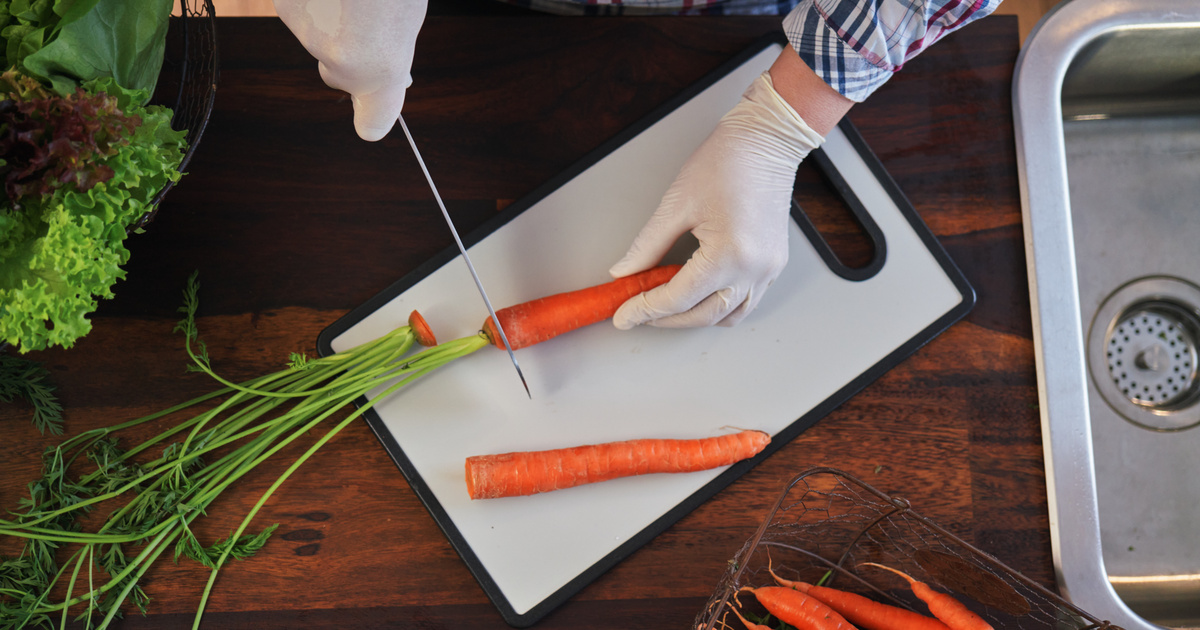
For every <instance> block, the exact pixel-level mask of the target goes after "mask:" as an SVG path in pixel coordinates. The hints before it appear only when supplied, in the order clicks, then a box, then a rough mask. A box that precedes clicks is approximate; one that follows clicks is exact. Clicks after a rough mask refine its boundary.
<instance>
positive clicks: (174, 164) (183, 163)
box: [0, 0, 218, 353]
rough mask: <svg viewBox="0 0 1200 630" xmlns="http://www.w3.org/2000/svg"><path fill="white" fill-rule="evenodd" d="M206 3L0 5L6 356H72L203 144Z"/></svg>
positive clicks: (208, 106)
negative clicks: (131, 243) (48, 352)
mask: <svg viewBox="0 0 1200 630" xmlns="http://www.w3.org/2000/svg"><path fill="white" fill-rule="evenodd" d="M213 16H214V11H213V7H212V3H211V0H201V1H199V2H197V1H196V0H178V1H177V2H173V0H151V1H148V2H129V1H128V0H0V40H2V41H0V44H2V45H3V47H2V48H0V57H2V58H0V69H2V70H0V72H2V74H0V351H3V350H4V349H5V348H6V347H7V346H11V347H14V348H16V349H17V350H18V351H20V352H22V353H24V352H29V351H34V350H42V349H45V348H48V347H51V346H59V347H64V348H69V347H71V346H72V345H73V344H74V343H75V341H76V340H77V339H79V338H80V337H82V336H84V335H86V334H87V333H88V332H89V331H90V330H91V322H90V320H89V319H88V316H89V315H90V314H91V313H92V312H94V311H95V310H96V307H97V305H98V301H99V300H101V299H108V298H111V297H112V296H113V291H112V288H113V286H114V285H115V284H116V282H117V281H119V280H121V279H122V278H123V277H124V275H125V274H124V271H123V269H122V266H123V265H124V264H125V263H126V262H128V260H129V251H128V250H127V249H126V248H125V246H124V242H125V239H126V238H127V237H128V236H129V235H130V234H132V233H134V232H139V231H141V229H142V228H143V227H144V226H145V225H146V224H147V223H148V222H149V221H150V220H151V219H152V218H153V217H154V214H155V212H157V210H158V208H159V205H160V204H161V202H162V200H163V197H164V196H165V195H166V194H167V192H168V191H170V190H171V188H172V187H173V186H174V185H175V183H176V182H178V181H179V179H180V177H182V174H183V172H184V169H185V168H186V167H187V164H188V162H189V160H190V159H191V157H192V154H193V153H194V152H195V150H196V147H197V145H198V144H199V142H200V137H201V135H202V134H203V133H204V128H205V125H206V124H207V122H208V117H209V114H210V112H211V111H212V104H213V98H214V97H215V94H216V85H217V74H218V70H217V67H218V64H217V43H216V31H215V25H214V19H213Z"/></svg>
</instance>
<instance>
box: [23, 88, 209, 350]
mask: <svg viewBox="0 0 1200 630" xmlns="http://www.w3.org/2000/svg"><path fill="white" fill-rule="evenodd" d="M84 89H85V91H86V92H87V93H89V94H93V95H98V94H106V95H108V96H109V97H111V98H115V99H117V101H118V103H117V105H118V108H120V109H121V110H122V111H123V113H124V114H125V115H127V116H129V117H130V118H135V119H137V120H138V124H137V125H136V126H134V127H133V128H132V132H131V133H130V134H129V135H128V137H127V138H126V140H127V141H126V142H121V143H118V144H116V146H115V149H116V150H115V151H114V152H112V154H111V155H108V156H104V157H99V158H97V159H98V161H99V164H98V165H99V166H103V167H104V168H105V169H106V171H108V170H110V171H111V173H112V176H111V177H109V178H108V179H107V180H105V181H103V182H99V183H95V184H93V185H90V187H88V188H87V189H86V190H82V189H80V187H79V186H77V185H76V184H75V183H73V182H68V183H66V184H65V185H61V186H58V187H54V188H53V189H52V192H50V193H48V194H45V195H41V196H26V197H21V198H19V199H17V200H12V199H8V198H7V197H5V199H4V200H3V205H2V206H0V341H4V342H7V343H10V344H12V345H14V346H17V347H18V348H19V349H20V351H21V352H28V351H31V350H41V349H44V348H47V347H49V346H61V347H68V348H69V347H71V346H72V345H73V344H74V342H75V340H76V339H78V338H80V337H82V336H83V335H85V334H87V333H88V332H89V331H90V330H91V322H90V321H89V320H88V315H89V314H91V313H92V312H94V311H95V310H96V307H97V301H98V300H100V299H106V298H111V297H112V295H113V293H112V287H113V285H114V284H115V283H116V282H117V281H118V280H120V279H122V278H124V276H125V272H124V271H123V270H122V269H121V265H123V264H125V263H126V262H127V261H128V260H129V251H128V250H127V249H126V248H125V245H124V241H125V237H126V234H127V231H128V229H129V227H130V226H131V225H133V224H134V222H136V221H137V220H138V219H139V218H140V217H142V216H143V215H144V214H145V213H146V212H148V211H149V210H150V209H151V201H152V200H153V198H154V195H155V194H157V193H158V191H159V190H160V189H162V187H163V186H165V185H166V184H167V183H168V182H174V181H178V180H179V178H180V173H179V171H178V168H179V164H180V162H181V161H182V159H183V153H184V150H185V148H186V141H185V139H184V136H185V132H183V131H175V130H172V129H171V125H170V123H171V111H170V110H169V109H167V108H164V107H159V106H147V107H141V106H139V105H137V104H138V103H141V102H144V100H145V94H144V93H142V92H140V91H130V90H124V89H123V88H121V87H119V86H118V85H117V84H116V83H115V82H114V81H112V80H111V79H99V80H95V81H90V82H88V83H85V84H84ZM9 96H10V97H12V96H14V95H12V94H10V95H9ZM54 98H59V97H57V96H55V97H54ZM10 113H11V112H10ZM0 129H3V122H0ZM48 172H49V171H48Z"/></svg>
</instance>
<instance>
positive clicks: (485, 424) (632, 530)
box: [329, 45, 972, 625]
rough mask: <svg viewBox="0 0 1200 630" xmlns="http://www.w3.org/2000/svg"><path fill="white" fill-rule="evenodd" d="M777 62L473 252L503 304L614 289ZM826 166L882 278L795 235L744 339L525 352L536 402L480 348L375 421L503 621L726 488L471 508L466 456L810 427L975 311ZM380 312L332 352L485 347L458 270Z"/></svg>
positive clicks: (880, 191) (650, 479)
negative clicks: (423, 332)
mask: <svg viewBox="0 0 1200 630" xmlns="http://www.w3.org/2000/svg"><path fill="white" fill-rule="evenodd" d="M778 52H779V47H778V46H777V45H771V46H768V47H766V48H764V49H762V50H761V52H759V53H758V54H756V55H754V56H752V57H750V58H749V59H748V60H745V61H744V63H741V65H740V66H738V67H736V68H733V69H732V71H730V72H728V74H725V75H724V76H723V77H722V78H719V79H717V80H716V82H715V83H713V84H712V85H710V86H709V87H707V88H706V89H704V90H703V91H701V92H700V93H698V94H697V95H695V96H694V97H692V98H691V99H690V100H688V101H687V102H685V103H682V104H681V105H680V106H679V107H678V108H676V109H674V110H673V111H671V112H670V113H669V114H667V115H665V116H664V117H662V118H661V119H659V120H657V122H654V123H653V124H651V125H650V126H649V127H648V128H646V129H645V130H644V131H641V132H640V133H638V134H637V135H636V136H634V137H632V138H631V139H629V140H628V141H627V142H625V143H624V144H623V145H621V146H619V147H618V148H616V149H615V150H613V151H612V152H611V153H608V154H607V155H606V156H604V157H602V158H600V159H598V161H596V162H595V163H594V164H592V165H591V166H590V167H588V168H586V169H585V170H583V171H582V172H581V173H579V174H578V175H577V176H575V177H573V178H571V179H569V180H568V181H565V183H563V184H562V185H561V186H559V187H558V188H557V189H556V190H554V191H553V192H550V193H549V194H547V195H545V196H544V197H542V198H540V200H538V201H536V202H535V203H533V204H532V205H531V206H530V207H528V208H527V209H525V210H524V211H523V212H520V214H519V215H517V216H516V217H515V218H513V219H512V220H510V221H508V222H507V223H504V224H503V225H502V226H501V227H500V228H499V229H497V230H495V231H494V232H492V233H491V234H490V235H488V236H486V237H483V238H482V240H479V241H478V242H476V243H475V244H474V245H473V246H471V247H470V253H471V258H472V260H473V261H474V264H475V266H476V267H477V269H478V270H479V273H480V276H481V279H482V281H483V283H484V286H485V287H486V288H487V290H488V293H489V297H490V298H491V301H492V303H493V304H495V305H496V307H497V308H500V307H502V306H505V305H509V304H514V303H518V302H522V301H525V300H529V299H533V298H536V297H540V296H543V295H547V294H551V293H557V292H560V291H567V290H572V289H576V288H580V287H584V286H589V285H593V284H598V283H602V282H606V281H608V280H609V277H608V275H607V269H608V268H609V266H611V265H612V264H613V263H614V262H615V261H616V260H618V259H619V258H620V257H621V256H622V255H623V254H624V253H625V250H626V248H627V247H628V245H629V243H630V242H631V241H632V240H633V237H634V235H635V234H636V233H637V232H638V230H639V229H640V228H641V227H642V225H643V224H644V222H645V221H646V219H647V218H648V216H649V215H650V213H651V212H652V211H653V210H654V208H655V207H656V206H657V204H658V202H659V199H660V198H661V196H662V194H663V192H664V191H665V190H666V188H667V187H668V185H669V184H670V183H671V181H672V180H673V178H674V176H675V175H676V174H677V172H678V171H679V168H680V166H681V165H682V164H683V162H684V160H685V159H686V158H687V157H688V156H689V155H690V153H691V152H692V150H693V149H694V148H696V146H698V145H699V144H700V142H701V141H702V140H703V139H704V137H705V136H706V135H707V133H708V131H709V130H711V129H712V128H713V126H714V125H715V124H716V122H717V120H718V118H720V116H721V115H722V114H724V113H725V112H726V111H728V110H729V109H730V108H731V107H732V106H733V105H734V104H735V103H736V102H737V101H738V99H739V98H740V96H741V94H742V92H743V91H744V89H745V88H746V87H747V86H748V85H749V84H750V83H751V81H752V80H753V79H754V78H755V77H756V76H757V75H758V74H759V73H761V72H763V71H764V70H765V69H766V68H768V67H769V66H770V64H771V62H772V61H773V60H774V59H775V57H776V56H777V55H778ZM824 150H825V152H826V154H827V155H828V156H829V158H830V160H831V161H833V162H834V164H836V166H837V168H838V170H839V171H840V172H841V174H842V176H843V177H844V179H845V180H846V181H847V182H848V183H849V184H850V186H851V188H852V189H853V190H854V193H855V194H856V195H857V196H858V198H859V200H860V201H862V204H863V205H864V206H865V207H866V208H868V209H869V210H870V212H871V215H872V217H873V218H874V220H875V222H876V223H877V224H878V226H879V229H880V230H881V231H882V232H883V234H884V237H885V239H886V251H887V256H886V261H885V263H884V265H883V267H882V269H880V270H879V272H878V273H877V274H875V275H874V276H873V277H871V278H869V279H867V280H864V281H860V282H854V281H849V280H846V279H844V278H842V277H839V276H838V275H837V274H835V273H833V272H832V271H831V270H830V268H829V267H828V266H827V265H826V264H825V263H824V262H823V261H822V259H821V258H820V257H819V256H818V255H817V252H816V250H815V249H814V247H813V245H812V244H810V242H809V240H808V239H807V238H806V237H805V236H804V234H803V233H802V232H801V231H800V229H799V228H798V227H797V225H796V224H794V223H793V224H792V226H791V235H790V261H789V263H788V266H787V268H786V270H785V271H784V272H783V274H782V275H781V276H780V277H779V279H778V280H777V281H776V282H775V284H774V285H773V287H772V288H771V290H770V291H769V293H768V294H767V295H766V297H765V298H764V299H763V300H762V302H761V305H760V306H759V308H758V309H757V310H756V311H755V312H754V313H753V314H752V315H751V316H750V317H748V318H747V319H746V320H745V321H744V322H743V323H741V324H740V325H739V326H736V327H733V328H721V327H715V328H707V329H688V330H666V329H655V328H641V329H635V330H632V331H628V332H621V331H617V330H616V329H614V328H613V327H612V326H611V325H610V324H608V323H601V324H597V325H594V326H591V327H589V328H586V329H583V330H580V331H577V332H573V333H571V334H569V335H565V336H562V337H559V338H556V339H553V340H551V341H548V342H544V343H542V344H540V345H537V346H533V347H530V348H526V349H522V350H519V351H517V357H518V359H519V361H520V363H521V367H522V368H523V370H524V373H525V376H526V378H527V379H528V382H529V387H530V389H531V390H532V400H530V399H529V398H527V397H526V394H525V390H524V389H523V388H522V387H521V384H520V381H519V380H518V378H517V376H516V373H515V372H514V370H513V367H512V365H511V364H510V362H509V358H508V356H507V354H506V353H505V352H503V351H500V350H496V349H493V348H485V349H484V350H483V351H480V352H478V353H476V354H474V355H472V356H469V357H467V358H464V359H462V360H459V361H458V362H456V363H454V364H451V365H450V366H448V367H446V368H444V369H442V370H441V371H439V372H437V373H434V374H433V375H431V376H429V377H426V378H425V379H424V380H422V381H419V382H417V383H416V384H414V385H413V386H410V387H408V388H406V389H404V390H401V392H400V393H398V394H397V395H394V396H393V397H392V398H391V399H389V400H388V401H385V402H384V403H382V404H380V405H379V406H378V407H376V411H377V413H378V418H377V419H376V421H375V428H376V431H377V432H380V433H381V438H384V442H385V444H387V445H388V446H389V449H390V450H392V451H393V455H394V456H397V457H398V462H401V467H402V468H405V469H406V470H405V472H406V474H407V475H408V476H409V479H410V480H411V481H414V487H418V488H419V493H420V494H422V498H423V500H425V501H426V504H427V505H429V506H430V508H431V511H432V512H433V513H434V515H435V517H437V518H438V520H439V523H440V524H441V525H442V527H443V529H444V530H446V532H447V534H448V535H449V536H450V537H451V539H452V540H453V541H454V542H455V544H456V546H457V547H459V551H460V553H463V554H464V559H466V560H467V562H468V564H470V565H471V568H472V570H473V571H474V572H475V574H476V576H477V577H478V578H479V579H480V581H481V583H482V584H483V585H484V587H485V590H488V592H489V595H490V596H491V597H492V599H493V600H494V601H495V602H496V604H497V605H498V606H499V607H500V609H501V611H502V612H503V613H504V614H505V617H506V618H507V619H508V620H509V621H510V623H513V624H514V625H528V624H529V623H532V622H533V621H535V620H536V618H537V617H539V616H540V615H542V614H544V613H545V612H548V610H549V609H550V608H552V607H553V605H556V604H557V603H560V602H561V601H562V600H565V599H566V598H567V597H569V596H570V595H571V594H572V593H573V592H574V591H575V590H578V589H579V588H581V587H582V586H583V585H584V584H586V582H588V581H590V580H591V579H594V577H595V576H597V575H598V574H599V573H601V572H603V570H605V569H606V568H607V567H608V566H611V564H613V563H615V562H616V561H618V560H619V559H620V557H623V555H625V554H627V553H629V552H631V551H632V550H633V548H636V547H632V546H631V543H634V542H636V544H638V545H640V544H642V543H644V542H645V540H648V539H649V537H651V536H653V535H654V534H655V533H657V530H660V529H662V528H665V527H666V526H668V525H669V524H670V523H671V522H673V521H674V520H675V519H678V518H679V517H680V516H682V515H683V514H684V513H686V511H688V510H690V509H691V508H692V507H694V506H695V505H696V504H698V503H699V501H702V500H703V499H704V498H707V496H709V495H710V494H711V493H712V492H715V491H716V489H719V487H721V486H723V485H724V483H728V480H731V479H728V480H726V481H725V482H724V483H720V484H719V485H717V484H712V485H710V483H711V482H714V481H715V480H718V476H719V475H721V474H722V472H723V471H721V470H716V471H711V472H701V473H692V474H685V475H650V476H644V477H640V478H630V479H620V480H615V481H610V482H605V483H601V484H593V485H590V486H583V487H578V488H573V489H569V490H562V491H558V492H553V493H548V494H543V495H536V496H530V497H520V498H509V499H496V500H486V501H471V500H470V499H469V498H468V497H467V491H466V487H465V482H464V479H463V462H464V460H465V459H466V458H467V457H468V456H470V455H479V454H486V453H501V452H507V451H515V450H540V449H549V448H557V447H567V446H576V445H581V444H590V443H597V442H608V441H615V440H628V439H634V438H651V437H654V438H694V437H704V436H711V435H717V434H722V433H727V432H729V431H731V428H730V427H739V428H747V429H760V430H763V431H767V432H769V433H771V434H772V435H778V434H779V433H780V432H781V431H785V429H788V428H789V427H790V426H794V424H795V423H797V422H798V419H801V418H802V417H806V416H808V418H809V420H808V423H811V421H813V420H814V418H812V417H811V416H812V415H813V412H814V410H816V409H818V407H819V406H820V405H822V404H823V403H827V402H828V401H829V400H830V399H831V398H836V397H837V396H839V395H841V396H848V395H850V394H852V393H853V391H856V390H857V389H858V388H859V387H861V386H862V385H864V384H865V382H863V380H864V378H866V377H868V376H869V378H874V377H875V376H877V375H878V374H879V373H881V371H882V370H884V369H886V368H887V367H890V364H889V362H895V361H898V360H899V359H900V358H903V356H907V354H909V353H911V352H912V350H914V349H915V348H916V347H917V346H919V345H920V344H921V343H923V342H924V341H925V340H927V338H928V337H930V336H932V335H933V334H936V333H937V332H940V330H941V329H942V328H944V327H945V326H948V325H949V322H952V321H953V319H957V317H960V316H961V314H962V313H964V312H965V309H966V308H969V306H970V305H969V302H970V301H971V299H972V298H971V296H970V294H969V288H968V290H967V292H966V294H964V292H963V291H962V290H961V286H956V284H955V281H954V279H953V274H954V273H957V272H956V270H953V265H949V269H948V268H947V267H946V266H945V262H946V261H945V260H939V259H938V258H937V257H936V256H935V255H934V253H933V252H931V250H930V247H929V245H930V241H928V240H923V238H922V236H921V234H920V233H919V230H920V229H923V226H920V225H914V223H913V221H912V220H911V219H910V217H906V216H905V215H904V213H902V212H901V210H900V207H899V206H898V204H897V202H896V199H895V198H894V197H893V196H890V195H889V194H888V191H887V190H886V189H885V187H884V186H883V185H882V184H881V183H880V181H879V180H878V178H877V177H876V175H875V174H873V173H872V172H871V170H870V168H869V166H868V164H867V163H866V162H865V161H864V159H863V157H862V156H861V155H860V153H859V152H858V151H856V150H855V147H854V146H852V144H851V143H850V141H849V140H848V139H847V137H846V136H845V135H844V134H843V133H842V132H841V131H840V130H837V131H835V132H834V133H833V134H831V135H830V137H829V138H828V139H827V143H826V145H825V147H824ZM433 176H434V178H435V179H436V177H437V173H436V172H434V173H433ZM431 211H435V209H434V208H433V207H432V206H431ZM917 223H918V224H919V221H918V222H917ZM470 240H474V239H470ZM935 249H936V245H935ZM942 255H943V256H944V254H942ZM375 304H376V305H377V308H376V307H374V306H373V307H372V308H370V309H367V310H368V311H369V312H366V313H363V312H359V313H352V314H351V316H348V317H352V319H353V320H354V321H352V322H350V323H349V325H348V327H346V328H345V329H344V330H341V331H340V334H337V336H336V337H333V338H332V340H331V343H330V344H329V345H330V347H331V349H332V350H334V351H339V350H344V349H347V348H350V347H352V346H354V345H357V344H359V343H362V342H364V341H367V340H369V339H372V338H375V337H377V336H379V335H381V334H382V333H384V332H385V331H387V330H390V329H392V328H393V327H395V326H400V325H403V324H404V323H405V321H406V319H407V317H408V314H409V312H410V311H412V310H413V309H418V310H420V311H421V313H422V314H424V316H425V318H426V319H427V320H428V321H429V322H430V325H431V327H432V328H433V330H434V332H435V334H436V335H437V336H438V338H439V339H442V340H446V339H451V338H455V337H460V336H466V335H471V334H474V333H475V332H476V331H477V330H479V328H480V327H481V325H482V323H483V321H484V319H485V318H486V316H487V312H486V310H485V308H484V306H483V304H482V301H481V300H480V298H479V295H478V293H477V292H476V288H475V285H474V284H473V282H472V280H471V278H470V276H469V274H468V272H467V268H466V266H465V265H464V264H463V262H462V260H461V259H459V258H454V259H452V260H450V261H449V262H448V263H446V264H445V265H443V266H441V267H440V268H438V269H436V270H433V271H432V272H431V273H428V275H426V276H424V277H423V278H420V279H418V280H416V281H415V283H413V284H411V286H407V287H406V288H404V289H403V290H402V291H401V292H399V293H398V294H397V295H395V296H394V297H391V299H390V300H387V301H378V300H377V301H376V303H375ZM964 307H965V308H964ZM955 312H957V313H958V314H957V315H954V314H953V313H955ZM948 318H949V319H948ZM939 322H940V323H939ZM872 374H873V375H872ZM868 380H869V379H868ZM856 383H857V384H856ZM846 392H849V393H846ZM837 402H840V400H839V401H837ZM827 411H828V409H825V410H824V411H823V412H822V414H823V413H825V412H827ZM805 426H807V425H805ZM796 432H798V431H796ZM793 436H794V433H793V435H789V436H788V437H789V438H790V437H793ZM774 446H775V447H777V446H778V444H776V445H774ZM396 449H399V452H396ZM706 485H707V486H708V488H707V489H706ZM714 487H715V488H716V489H713V488H714ZM680 506H683V508H682V511H681V507H680ZM671 511H674V512H672V513H669V512H671ZM647 532H649V533H648V534H647ZM396 544H404V542H403V536H402V533H399V532H398V537H397V542H396Z"/></svg>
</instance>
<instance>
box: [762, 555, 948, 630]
mask: <svg viewBox="0 0 1200 630" xmlns="http://www.w3.org/2000/svg"><path fill="white" fill-rule="evenodd" d="M768 570H769V571H770V572H771V576H772V577H774V578H775V582H776V583H778V584H779V585H780V586H785V587H788V588H792V589H796V590H797V591H800V592H801V593H804V594H806V595H808V596H810V597H815V598H817V600H819V601H821V602H822V603H824V604H825V605H826V606H829V607H830V608H832V609H834V610H836V611H837V612H838V614H840V615H841V616H843V617H845V618H846V621H849V622H850V623H852V624H854V625H855V626H856V627H858V628H862V630H950V629H949V626H947V625H946V624H944V623H942V622H941V621H939V620H937V619H934V618H933V617H926V616H925V615H922V614H919V613H915V612H913V611H911V610H907V609H904V608H900V607H898V606H889V605H888V604H884V603H882V602H877V601H875V600H873V599H871V598H869V597H863V596H862V595H859V594H858V593H851V592H850V591H843V590H839V589H835V588H830V587H828V586H816V585H813V584H809V583H807V582H797V581H794V580H785V579H783V578H781V577H779V576H778V575H776V574H775V570H774V569H773V568H770V567H768Z"/></svg>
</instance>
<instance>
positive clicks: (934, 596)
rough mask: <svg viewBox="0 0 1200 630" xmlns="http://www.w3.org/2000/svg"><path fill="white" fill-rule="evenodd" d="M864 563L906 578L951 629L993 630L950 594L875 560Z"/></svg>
mask: <svg viewBox="0 0 1200 630" xmlns="http://www.w3.org/2000/svg"><path fill="white" fill-rule="evenodd" d="M863 564H864V565H866V566H871V567H877V568H880V569H883V570H885V571H891V572H892V573H895V574H896V575H899V576H900V577H902V578H904V579H905V580H906V581H907V582H908V585H909V587H910V588H912V592H913V594H914V595H916V596H917V597H919V598H921V601H923V602H925V605H926V606H929V612H931V613H933V616H934V617H937V618H938V619H941V620H942V622H944V623H945V624H946V625H947V626H949V627H950V628H951V630H993V629H992V625H991V624H989V623H988V622H987V621H984V619H983V617H980V616H979V615H977V614H975V613H974V612H971V610H970V609H969V608H967V607H966V606H965V605H964V604H963V603H962V602H960V601H958V600H957V599H955V598H953V597H951V596H950V595H947V594H945V593H941V592H938V591H935V590H933V588H931V587H930V586H929V585H928V584H926V583H924V582H921V581H918V580H917V579H916V578H913V577H912V576H911V575H909V574H907V573H905V572H903V571H900V570H898V569H893V568H892V567H889V566H884V565H882V564H876V563H874V562H864V563H863Z"/></svg>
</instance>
